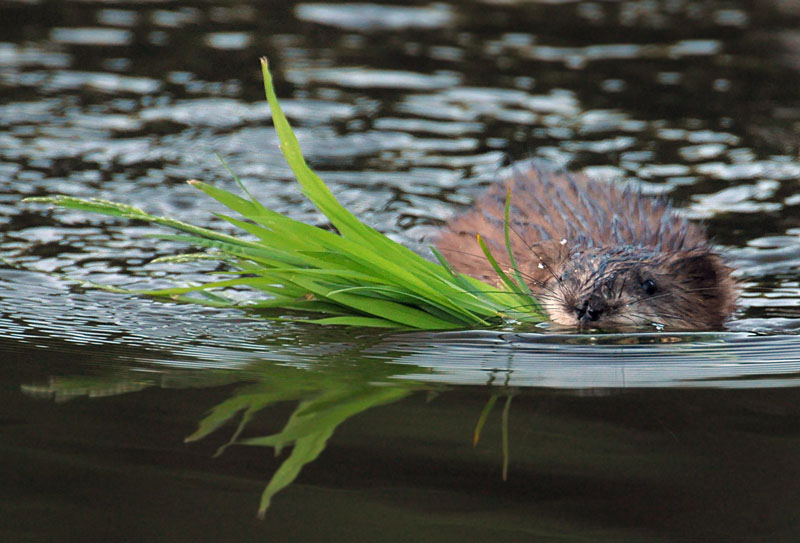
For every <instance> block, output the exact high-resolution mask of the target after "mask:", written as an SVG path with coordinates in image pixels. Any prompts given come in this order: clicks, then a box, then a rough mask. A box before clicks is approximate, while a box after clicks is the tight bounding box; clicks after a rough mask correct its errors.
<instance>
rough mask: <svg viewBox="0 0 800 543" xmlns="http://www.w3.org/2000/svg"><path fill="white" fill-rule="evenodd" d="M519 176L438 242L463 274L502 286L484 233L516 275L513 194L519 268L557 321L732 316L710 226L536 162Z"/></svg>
mask: <svg viewBox="0 0 800 543" xmlns="http://www.w3.org/2000/svg"><path fill="white" fill-rule="evenodd" d="M511 172H512V173H511V175H509V176H508V178H507V179H505V180H504V181H503V182H501V183H496V184H495V185H494V186H492V187H491V188H490V190H489V191H488V193H487V194H485V195H484V196H483V197H481V198H480V199H478V200H477V202H476V203H475V205H474V206H473V207H472V209H470V210H469V211H467V212H466V213H464V214H462V215H459V216H456V217H455V218H453V219H451V220H450V221H448V222H447V225H446V226H445V228H444V230H443V231H442V232H441V233H440V234H439V235H438V238H437V239H436V241H435V244H436V246H437V247H438V249H439V250H440V251H441V252H442V253H443V254H444V256H445V257H446V258H447V259H448V260H449V262H450V263H451V265H452V266H453V267H454V268H455V269H456V270H457V271H458V272H460V273H464V274H467V275H471V276H473V277H476V278H478V279H481V280H483V281H486V282H489V283H494V284H497V285H499V284H500V282H499V279H498V278H497V275H496V273H495V272H494V270H493V269H492V266H491V265H490V263H489V261H488V260H487V259H486V257H485V255H484V254H483V251H482V250H481V248H480V247H479V245H478V243H477V240H476V234H480V236H481V237H482V238H483V240H484V241H485V243H486V245H487V246H488V248H489V249H490V251H491V253H492V255H493V256H494V258H495V259H496V260H497V263H498V264H499V265H500V266H501V268H503V269H504V270H510V267H511V263H510V259H509V258H508V250H507V248H506V242H505V208H506V197H507V195H508V197H509V198H510V201H509V202H510V207H509V235H510V240H511V243H510V245H511V250H512V252H513V254H514V260H515V261H516V263H517V269H518V270H519V272H520V275H521V277H523V278H524V280H525V282H526V283H527V285H528V287H529V288H530V290H531V292H532V293H533V294H534V296H535V297H536V298H537V299H538V300H539V301H540V302H541V304H542V305H543V307H544V309H545V310H546V311H547V313H548V315H549V317H550V319H551V320H552V321H553V322H555V323H558V324H562V325H567V326H573V327H578V328H580V329H585V328H600V329H615V330H620V329H635V328H641V327H644V326H651V325H652V326H655V327H656V328H658V329H661V328H667V329H672V330H711V329H719V328H720V327H722V324H723V322H724V321H725V320H726V319H727V318H728V317H729V316H730V315H731V313H732V312H733V310H734V307H735V305H736V298H737V294H738V289H737V287H736V282H735V281H734V280H733V279H732V278H731V271H732V269H731V268H729V267H728V266H727V265H726V264H725V263H724V262H723V259H722V257H721V256H720V255H719V254H718V253H717V252H715V251H714V249H713V248H712V246H711V244H710V243H709V241H708V239H707V238H706V235H705V232H704V230H703V228H702V227H700V226H699V225H697V224H694V223H690V222H689V221H687V220H686V219H685V218H682V217H680V216H678V215H677V214H676V213H675V211H674V210H673V208H672V205H671V204H670V203H669V202H668V201H667V200H666V199H665V198H653V197H648V196H645V195H643V194H642V193H641V192H639V191H637V190H634V189H631V188H630V187H626V188H623V189H620V188H618V187H615V186H613V185H612V184H610V183H600V182H596V181H592V180H590V179H588V178H587V177H586V176H584V175H580V174H570V173H567V172H553V171H548V170H546V169H543V168H539V167H538V166H537V165H535V164H534V163H533V162H525V163H517V164H515V165H513V166H512V168H511ZM510 276H511V277H513V276H514V274H513V273H512V274H510Z"/></svg>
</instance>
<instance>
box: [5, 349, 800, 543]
mask: <svg viewBox="0 0 800 543" xmlns="http://www.w3.org/2000/svg"><path fill="white" fill-rule="evenodd" d="M476 339H477V338H476ZM491 339H493V338H491V337H486V338H484V341H490V340H491ZM494 339H495V341H496V339H497V338H494ZM413 342H414V338H406V340H405V341H402V342H400V341H392V342H390V343H389V344H387V343H385V342H384V341H378V342H373V345H371V346H366V347H363V348H359V349H352V348H350V349H348V348H346V347H343V346H342V345H338V344H336V343H320V344H318V345H316V346H310V347H311V348H312V349H314V350H316V351H328V352H329V353H331V354H330V356H327V357H325V358H320V357H318V356H317V357H314V359H313V360H314V361H313V362H310V363H308V364H305V365H286V364H282V363H281V364H276V363H275V362H272V361H270V360H268V359H253V360H251V361H250V362H249V363H248V364H247V365H246V367H243V368H242V369H240V370H238V371H231V370H227V371H208V370H205V371H202V372H198V371H187V370H185V369H183V370H179V369H167V368H164V367H161V368H158V367H157V366H153V365H152V364H144V363H143V362H139V363H138V364H130V363H128V364H127V365H124V366H120V365H119V362H120V360H119V359H117V358H114V359H109V360H107V361H106V365H105V367H104V368H102V369H100V370H99V371H98V370H97V369H96V370H95V371H94V372H93V373H94V376H93V377H89V376H85V375H84V376H77V375H76V376H74V377H63V376H62V377H53V378H51V379H50V380H49V381H47V382H41V381H40V382H35V383H34V382H28V383H25V384H24V385H23V387H22V390H23V391H24V393H25V394H26V395H28V396H29V397H34V398H39V400H38V401H39V403H38V404H37V405H33V404H30V403H24V404H23V405H24V406H26V407H25V408H26V409H29V410H30V411H31V412H33V413H36V412H38V411H41V410H43V409H44V410H48V408H46V407H44V406H42V403H41V399H42V398H54V399H56V400H62V401H63V400H66V399H72V400H74V401H73V402H69V403H66V404H64V403H62V404H60V406H59V407H52V408H49V411H52V410H54V409H60V410H66V411H67V412H68V413H71V417H72V418H71V419H69V420H70V422H67V419H62V422H61V424H62V425H68V427H69V428H68V431H72V432H77V434H76V435H80V436H81V440H83V441H85V442H86V444H87V445H86V446H89V445H88V444H91V443H95V442H97V445H96V446H97V447H99V448H100V449H102V450H107V449H108V444H106V443H105V440H107V439H109V438H108V437H102V436H103V435H104V433H107V432H108V429H107V428H106V426H107V425H108V424H109V422H110V421H109V420H106V419H105V417H103V416H102V413H103V412H105V411H110V412H116V413H121V412H124V410H125V409H128V408H129V407H130V406H134V405H137V404H138V405H140V409H142V410H143V411H146V412H147V414H145V413H143V414H142V415H140V416H139V417H138V418H139V419H140V422H139V423H137V422H135V421H134V420H130V417H128V416H126V417H125V419H126V420H128V421H129V422H127V425H128V426H127V428H126V431H125V432H124V433H123V434H120V437H119V440H118V441H114V442H113V444H112V447H111V451H107V452H106V454H109V452H111V453H113V455H114V457H116V458H115V459H114V462H116V463H118V464H119V466H120V468H122V471H124V470H125V469H130V467H129V466H130V462H134V463H135V464H136V463H142V462H146V463H147V464H149V465H152V466H153V467H154V468H158V469H159V470H160V477H159V478H158V479H156V480H153V481H152V482H151V484H153V485H154V486H153V487H152V488H149V492H150V493H154V494H160V493H162V492H167V493H173V492H175V491H176V489H177V488H179V487H180V486H181V485H182V484H183V483H182V476H180V475H179V473H174V474H173V473H172V470H174V469H175V468H174V467H170V466H173V464H174V463H175V460H172V459H171V457H172V456H174V457H175V458H176V459H179V458H182V457H184V456H185V455H186V454H187V452H186V449H189V450H197V449H196V448H197V447H200V449H199V450H200V451H203V452H202V453H201V454H209V455H210V454H212V453H213V451H214V448H216V450H217V452H216V454H217V455H218V456H219V455H221V456H220V457H219V458H218V460H217V462H221V463H215V464H208V463H202V464H200V463H198V462H197V461H196V460H195V461H193V468H192V469H193V470H194V471H195V472H196V474H195V475H193V476H192V478H193V479H194V480H196V481H197V482H196V483H195V484H194V485H193V487H192V489H191V492H200V493H201V495H202V494H205V493H206V492H207V491H208V488H209V486H210V487H212V488H213V487H216V486H218V485H219V480H218V479H215V478H214V474H218V475H217V477H219V476H221V475H223V474H224V473H228V472H230V473H237V474H239V476H240V477H241V476H246V477H247V478H248V479H250V480H258V479H260V478H262V477H263V467H261V468H258V469H253V468H252V466H253V465H254V464H258V465H260V466H265V465H266V466H269V469H268V473H269V475H268V476H267V477H268V478H269V483H268V484H267V485H266V488H263V486H262V490H261V491H256V490H255V489H252V491H250V492H248V495H249V496H251V497H250V500H251V503H250V504H249V505H248V504H247V502H241V501H240V500H239V501H237V502H236V503H237V505H238V506H239V507H242V509H241V510H231V509H230V505H229V504H228V503H226V502H225V501H224V500H225V499H226V498H224V497H219V496H217V497H216V498H215V504H216V507H218V508H220V509H223V510H227V511H229V513H228V516H229V517H232V518H238V519H245V518H246V517H247V516H248V515H252V512H253V510H254V508H255V502H256V501H257V495H258V493H259V492H262V497H261V501H260V507H261V511H262V512H263V511H264V509H265V508H266V507H267V506H269V507H270V509H269V510H268V511H266V515H265V524H264V528H263V530H265V531H268V532H270V533H276V534H281V533H284V534H285V533H287V532H286V530H287V529H290V527H288V526H287V519H291V518H296V517H297V516H298V515H299V516H301V517H303V518H306V517H314V518H317V516H319V515H321V516H319V519H320V521H321V522H323V523H325V525H326V526H327V524H328V523H329V522H333V519H331V520H322V519H325V518H326V516H325V515H324V514H322V513H321V512H322V511H324V510H325V509H326V508H328V507H331V506H334V507H337V508H338V507H341V504H342V502H341V500H345V501H344V503H346V505H345V509H346V510H352V509H353V508H354V507H356V508H358V509H359V510H360V511H362V513H363V512H365V511H377V510H381V509H384V513H383V516H382V518H384V519H386V520H387V521H390V522H397V521H396V520H393V519H396V515H397V514H398V513H402V515H404V516H407V520H406V521H404V522H402V523H401V524H402V526H403V529H402V531H403V533H407V532H408V531H411V532H414V531H417V530H419V529H420V528H419V527H420V526H427V525H429V523H430V522H431V521H432V520H435V523H439V522H445V523H446V525H447V531H446V532H442V537H444V539H443V540H455V539H453V537H454V536H453V534H455V533H459V531H460V530H462V529H472V530H478V531H479V532H480V533H482V534H484V537H485V536H486V534H493V536H494V537H501V538H508V537H512V536H513V534H514V533H517V532H518V531H520V530H522V531H523V532H528V531H530V530H536V531H537V533H545V534H550V535H552V536H556V535H559V534H560V537H562V538H564V537H566V538H567V539H568V540H572V539H576V540H580V538H582V537H587V534H590V533H592V534H594V536H593V537H594V538H595V540H596V537H597V534H602V535H603V537H605V538H608V540H613V541H619V540H628V539H630V540H636V541H660V540H663V536H666V535H669V536H671V537H675V538H678V539H680V537H681V535H680V534H683V533H685V531H686V530H690V531H691V532H692V533H695V534H696V533H704V534H709V537H711V536H713V535H714V534H716V535H718V536H720V537H722V536H726V537H728V536H730V537H733V536H734V535H735V533H737V534H738V533H740V530H741V531H743V533H746V534H754V533H759V532H760V531H761V530H775V529H780V526H786V522H790V519H794V518H795V516H794V510H795V506H796V504H797V503H800V502H798V499H800V497H798V496H797V495H796V492H795V489H794V486H795V485H793V483H792V482H791V481H793V480H796V479H795V478H796V476H797V475H798V473H797V465H796V463H795V462H793V461H792V458H793V456H792V455H790V454H789V455H788V456H787V454H788V452H787V450H786V445H787V444H788V443H794V442H796V441H797V440H798V435H800V434H798V432H800V428H798V427H797V424H796V421H797V420H798V418H797V416H798V408H797V402H796V390H797V389H796V388H794V387H796V383H797V375H798V374H797V372H796V371H795V373H794V375H786V376H785V377H784V380H783V382H782V384H781V385H780V388H771V387H773V386H774V385H775V384H776V383H774V382H770V380H772V379H774V378H775V377H774V376H773V377H772V378H769V379H765V380H764V379H762V380H759V379H753V380H745V381H744V382H743V383H741V384H736V383H735V382H730V381H728V382H726V381H725V380H722V381H719V382H715V380H714V379H709V380H707V381H706V382H705V385H704V388H698V389H694V390H691V389H686V388H682V387H678V388H669V387H665V388H662V389H660V390H658V389H653V388H646V389H640V390H639V391H638V392H637V389H636V388H627V389H619V388H617V389H609V388H605V389H603V388H602V384H601V388H596V387H591V386H585V387H578V386H575V387H573V388H572V389H571V390H564V389H561V388H548V387H547V382H546V379H543V380H542V383H543V384H544V386H522V387H519V386H517V387H514V386H510V385H509V378H510V377H512V376H514V374H515V372H516V371H517V369H516V366H515V365H514V364H510V365H508V366H506V367H504V368H502V369H500V368H499V367H498V368H497V369H495V370H493V371H490V372H485V373H484V378H485V381H484V382H483V383H481V385H482V386H454V385H449V386H447V385H444V384H440V383H439V382H438V381H439V379H438V377H437V375H436V374H437V373H439V371H438V370H434V369H431V368H424V367H422V366H418V365H414V363H413V358H414V357H413V355H411V356H410V357H409V355H408V352H407V351H408V350H409V345H413ZM442 342H443V343H444V345H445V348H444V349H443V350H442V353H441V356H442V357H443V358H445V359H452V360H453V361H454V363H455V361H456V360H462V359H464V356H463V353H460V354H455V353H453V351H452V348H448V347H447V338H442ZM449 343H450V344H451V346H453V345H457V344H458V341H457V340H456V338H455V337H453V338H450V342H449ZM650 343H651V342H648V341H643V342H641V343H640V344H639V346H638V348H641V349H644V350H648V349H649V348H650V347H648V345H649V344H650ZM687 348H689V347H688V345H687ZM482 350H483V351H484V352H492V349H491V348H490V347H489V346H488V345H484V346H483V348H482ZM616 350H617V351H618V352H624V351H622V350H621V349H620V347H616ZM589 351H590V349H587V351H586V352H589ZM701 352H702V351H701ZM490 356H491V355H490ZM451 357H452V358H451ZM404 358H406V360H402V359H404ZM499 358H502V357H498V362H499ZM717 358H719V357H716V356H713V355H711V356H709V358H707V363H708V364H710V363H711V362H712V361H713V360H715V359H717ZM399 361H402V362H403V363H402V364H397V362H399ZM727 363H730V361H725V360H720V361H719V362H718V365H720V366H722V365H725V364H727ZM594 365H596V366H597V367H600V366H602V364H601V363H600V362H592V361H589V360H585V361H584V364H583V367H582V373H583V375H582V376H583V377H584V378H586V377H587V375H590V374H591V368H592V367H593V366H594ZM113 366H117V367H118V369H113V368H112V367H113ZM442 366H446V364H444V363H443V364H442ZM498 366H499V364H498ZM669 366H671V364H669V363H668V364H662V367H665V368H667V367H669ZM761 369H762V370H763V371H769V369H768V368H766V367H764V366H761ZM773 369H774V368H773ZM795 369H796V368H795ZM544 371H545V372H546V369H545V370H544ZM674 371H676V370H674ZM580 376H581V372H575V373H574V377H576V378H579V377H580ZM762 377H763V376H762ZM587 381H588V379H587ZM687 383H688V381H687ZM718 386H719V387H722V388H717V387H718ZM730 386H734V387H739V388H738V390H737V391H736V392H735V393H734V392H726V388H728V387H730ZM148 387H149V388H150V390H151V391H152V390H155V392H151V393H150V394H148V399H147V405H146V407H145V405H143V404H141V403H138V402H131V401H125V400H123V399H122V398H125V397H129V396H130V395H131V394H143V393H144V392H142V391H144V390H146V389H147V388H148ZM153 387H155V388H153ZM198 387H199V388H202V389H203V390H205V391H206V392H205V393H204V394H203V395H202V396H197V395H195V396H186V392H185V391H187V390H191V389H195V388H198ZM764 387H767V388H764ZM748 389H749V390H748ZM82 396H89V397H91V398H92V400H91V402H90V403H89V404H85V403H83V405H82V406H81V405H80V403H78V404H77V408H72V407H71V406H73V405H76V402H75V401H76V400H77V402H80V400H79V398H80V397H82ZM182 397H186V399H185V400H183V401H181V398H182ZM203 398H205V400H202V399H203ZM211 398H217V400H216V402H215V403H214V402H209V400H210V399H211ZM512 398H513V401H512ZM198 399H200V400H201V401H202V403H203V404H204V405H205V406H206V407H208V406H210V410H208V411H207V412H206V413H205V414H204V415H203V416H202V418H201V419H200V420H199V425H198V426H197V429H196V430H195V431H194V432H193V433H191V434H190V435H188V437H187V433H182V434H181V435H178V436H175V435H172V436H170V435H169V432H170V431H175V430H176V429H179V428H185V427H186V425H191V424H192V422H191V421H187V422H186V423H185V424H182V425H177V426H176V423H177V422H178V421H182V420H183V419H185V413H182V412H179V411H184V412H192V413H194V412H197V409H198V406H197V405H196V402H197V401H198ZM45 405H46V404H45ZM14 406H15V408H16V401H15V403H14ZM125 406H128V407H125ZM162 406H163V407H162ZM164 409H166V410H167V412H168V413H169V415H168V417H169V418H168V420H166V421H162V420H160V419H154V418H153V413H157V412H159V411H160V410H164ZM98 417H99V419H98ZM36 418H37V419H38V418H41V417H38V416H37V417H36ZM98 420H99V425H97V424H98ZM194 423H195V424H197V420H195V421H194ZM92 425H95V426H94V427H93V426H92ZM132 436H139V437H138V438H133V437H132ZM478 438H480V439H478ZM40 439H41V438H40ZM46 439H48V438H46ZM178 439H185V441H186V442H189V444H185V445H179V444H177V440H178ZM140 440H141V441H142V442H143V443H146V444H141V445H140V444H138V441H140ZM167 442H169V443H174V445H171V447H173V448H171V449H170V448H166V443H167ZM261 447H269V448H272V449H274V450H275V452H276V453H277V454H279V455H280V456H279V457H278V458H276V459H275V460H270V459H269V457H268V456H264V455H263V454H255V455H253V454H250V453H249V452H248V451H249V450H250V449H259V448H261ZM473 447H474V448H473ZM129 448H131V450H130V452H126V451H128V450H129ZM287 449H291V450H287ZM148 450H153V451H154V452H153V454H154V456H152V457H151V456H149V454H148V453H146V452H145V451H148ZM134 451H139V453H138V454H136V455H134V456H133V457H131V458H129V457H128V455H130V454H133V452H134ZM155 451H157V455H156V454H155ZM143 453H144V456H142V454H143ZM92 454H96V453H92ZM30 462H31V460H29V461H28V463H30ZM301 472H302V474H301ZM305 474H307V475H305ZM298 476H300V479H299V480H300V481H301V482H300V483H295V481H296V479H297V478H298ZM117 477H118V476H115V475H112V476H111V478H110V480H109V481H107V483H106V484H109V485H111V487H112V488H113V487H114V486H116V484H117V482H116V479H117ZM35 480H36V479H34V481H35ZM504 481H505V482H504ZM260 484H262V485H263V484H264V483H263V482H262V483H260ZM340 492H343V493H342V494H339V493H340ZM276 493H277V496H276ZM775 495H783V496H784V499H783V500H782V501H781V502H780V503H776V502H775V501H774V500H773V499H771V497H773V498H774V496H775ZM273 498H274V499H273ZM332 499H333V500H334V501H333V502H331V500H332ZM221 500H222V501H221ZM720 500H722V501H724V504H723V503H718V502H719V501H720ZM709 501H710V502H711V503H713V505H711V506H709V505H708V502H709ZM337 503H338V504H340V505H334V504H337ZM120 506H124V507H128V505H127V501H126V504H125V505H123V504H120ZM106 507H107V508H110V509H111V510H112V511H113V510H115V508H116V507H117V506H116V505H114V502H111V503H109V504H107V505H106ZM173 507H174V504H173ZM387 508H388V510H391V511H392V512H393V513H392V514H391V515H389V516H387V515H386V509H387ZM620 508H623V509H624V510H625V511H626V512H627V515H628V521H623V520H622V519H621V518H620V516H619V510H620ZM665 510H669V511H670V512H671V513H670V520H669V521H668V522H667V521H666V519H664V518H663V516H662V515H661V514H659V512H662V513H663V511H665ZM194 513H196V512H193V513H192V514H194ZM475 514H477V515H478V518H475V517H474V516H473V515H475ZM420 515H422V516H424V518H425V519H427V521H426V522H421V524H420V521H421V520H422V517H421V516H420ZM630 515H633V517H631V516H630ZM732 515H733V516H735V517H736V518H737V519H738V525H737V527H736V528H731V527H730V526H729V525H726V523H725V522H723V521H722V519H727V518H730V517H731V516H732ZM765 515H766V517H765ZM634 517H635V518H634ZM557 519H560V520H559V521H557ZM245 524H247V523H245ZM289 524H292V523H289ZM334 524H335V522H334ZM368 524H369V523H368V522H366V521H365V519H363V518H362V519H361V520H359V522H357V523H355V524H354V525H353V527H352V529H353V530H355V532H358V533H360V531H361V530H364V529H368V528H365V527H366V526H368ZM398 529H399V527H398ZM784 529H786V530H788V531H789V533H792V534H795V533H796V526H794V525H792V524H791V523H790V525H788V526H787V527H785V528H784ZM288 533H303V530H302V529H301V530H300V531H299V532H293V531H292V532H288ZM445 534H446V535H445ZM654 534H658V535H654ZM312 539H313V538H312ZM456 539H457V538H456ZM304 540H305V539H304Z"/></svg>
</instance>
